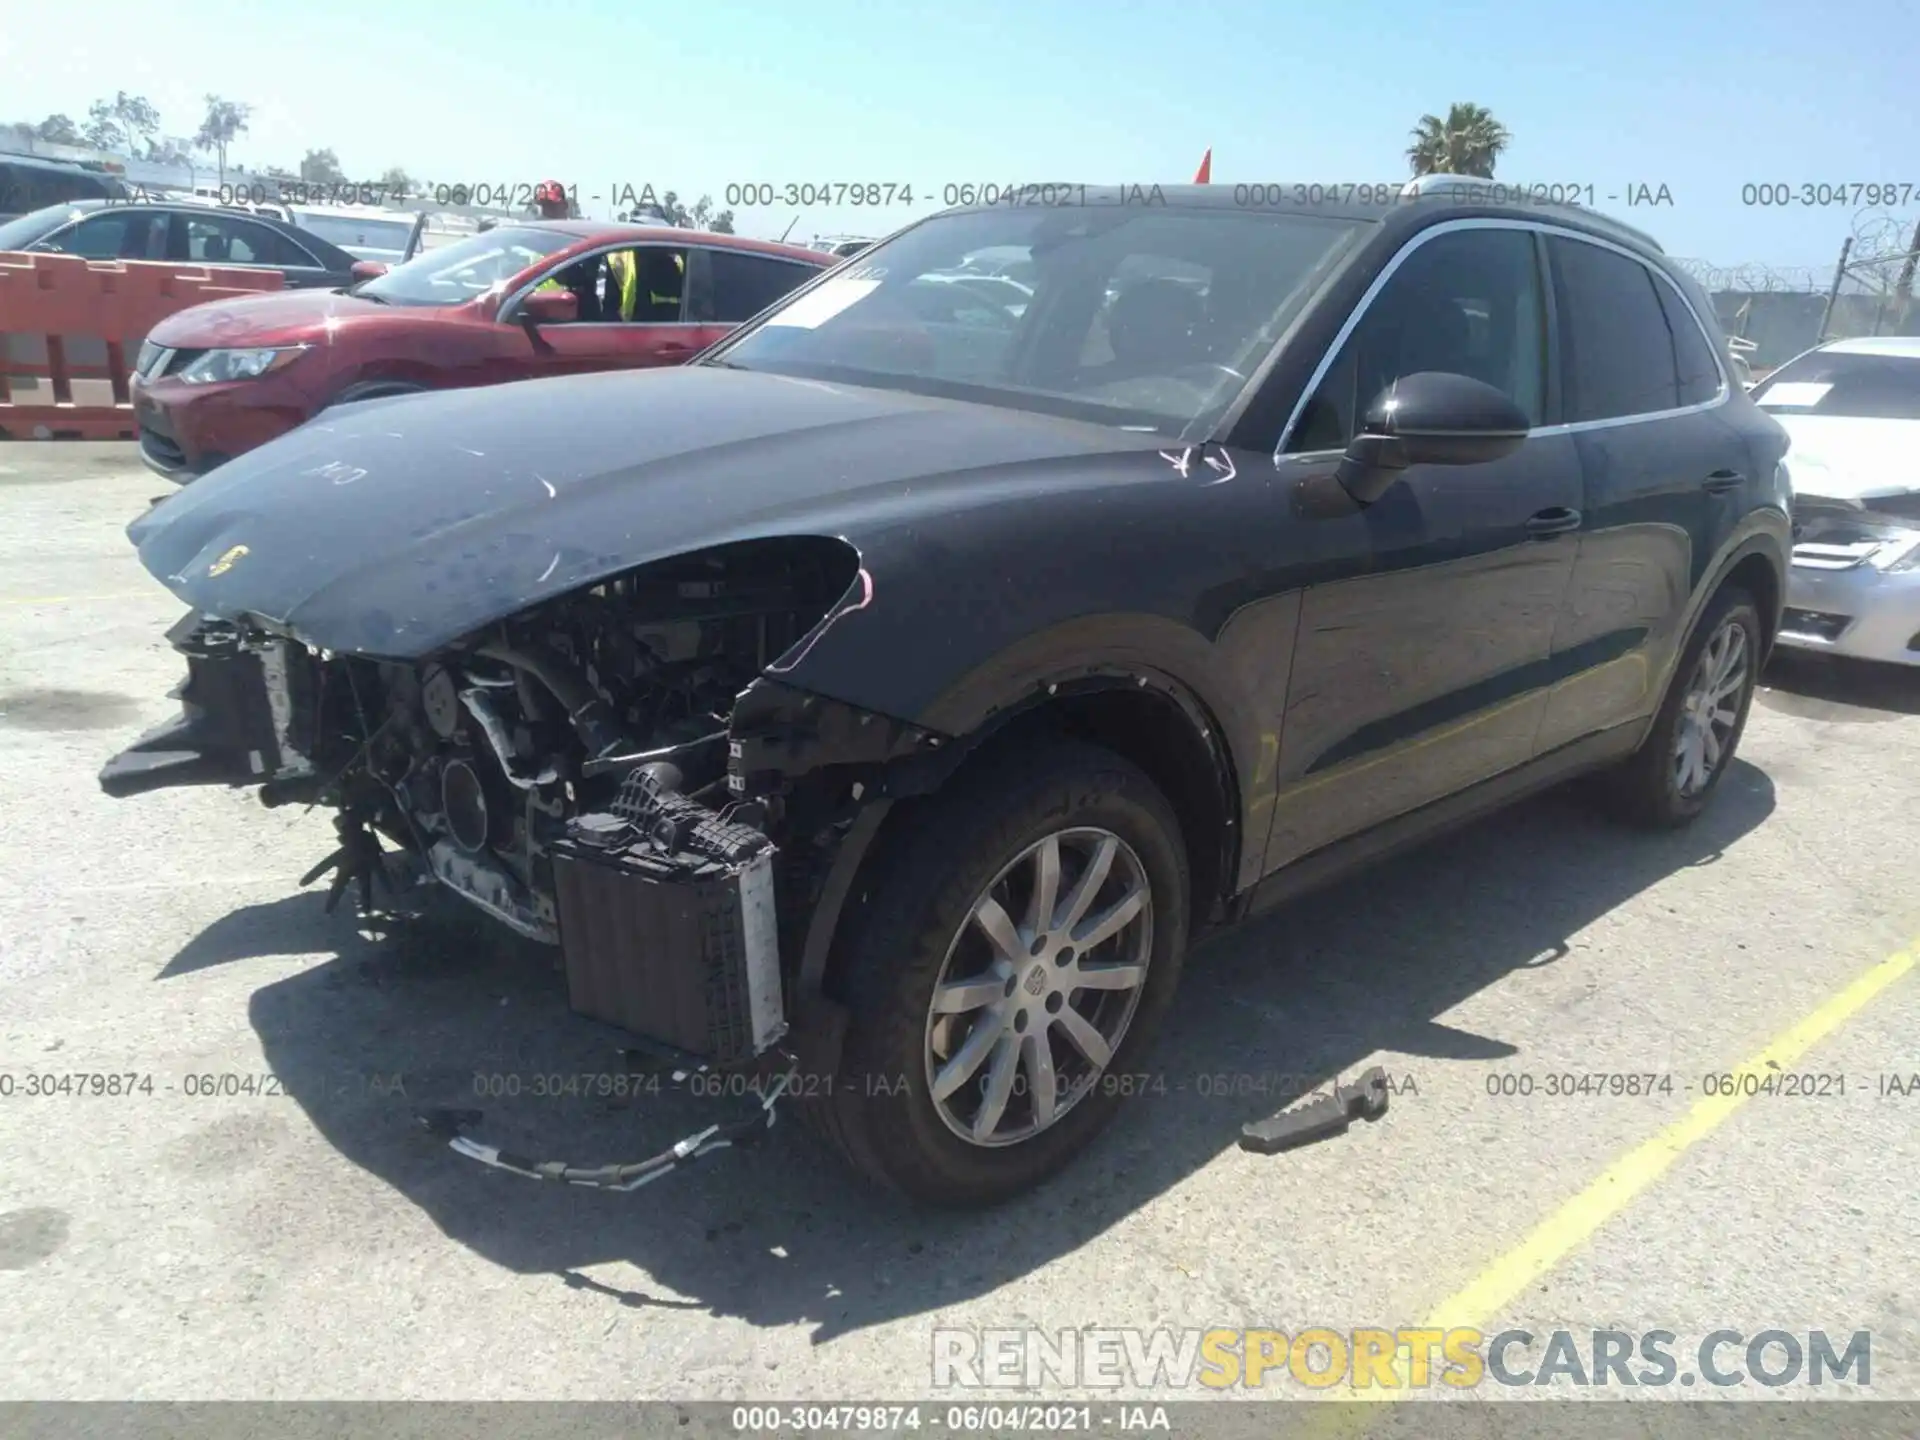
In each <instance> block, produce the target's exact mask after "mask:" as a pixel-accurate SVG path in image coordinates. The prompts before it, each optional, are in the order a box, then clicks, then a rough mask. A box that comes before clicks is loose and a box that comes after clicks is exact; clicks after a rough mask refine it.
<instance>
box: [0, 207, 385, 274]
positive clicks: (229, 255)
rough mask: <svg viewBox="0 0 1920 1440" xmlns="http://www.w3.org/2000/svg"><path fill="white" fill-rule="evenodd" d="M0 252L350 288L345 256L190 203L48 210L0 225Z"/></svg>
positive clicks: (247, 218)
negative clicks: (153, 263)
mask: <svg viewBox="0 0 1920 1440" xmlns="http://www.w3.org/2000/svg"><path fill="white" fill-rule="evenodd" d="M0 250H26V251H42V252H47V253H53V254H60V255H81V256H84V257H86V258H87V259H89V260H171V261H175V262H177V263H180V264H185V265H230V266H239V267H241V268H243V269H263V270H278V271H279V272H280V274H281V276H282V283H283V284H285V285H286V287H287V288H288V289H290V290H307V289H321V290H327V289H338V288H339V287H341V286H343V285H347V284H350V283H352V280H353V265H354V259H353V256H351V255H349V254H347V252H346V251H344V250H341V249H339V248H338V247H337V246H334V245H331V244H329V243H328V242H327V241H325V240H323V239H321V238H320V237H319V236H317V235H312V234H309V233H307V232H306V231H304V230H300V229H297V228H295V227H294V226H292V225H289V224H286V223H285V222H284V221H281V220H276V219H274V218H273V217H271V216H269V215H260V214H254V213H250V212H247V211H243V210H240V209H237V208H235V207H230V206H221V205H214V204H209V203H207V202H205V201H202V200H198V199H195V198H192V197H183V198H182V199H180V200H177V201H174V200H170V201H160V202H153V203H147V202H132V203H126V204H122V203H117V202H114V201H107V200H80V201H76V202H74V203H73V204H70V205H49V206H46V207H44V208H42V209H39V210H35V211H33V212H32V213H31V214H28V215H22V216H20V217H19V218H18V219H15V220H10V221H8V222H7V223H6V224H4V225H0Z"/></svg>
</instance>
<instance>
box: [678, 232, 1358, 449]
mask: <svg viewBox="0 0 1920 1440" xmlns="http://www.w3.org/2000/svg"><path fill="white" fill-rule="evenodd" d="M1357 228H1358V227H1356V226H1355V225H1354V224H1353V223H1351V222H1347V221H1339V220H1332V219H1327V218H1323V217H1320V216H1307V215H1285V214H1275V213H1272V212H1253V211H1245V212H1242V211H1229V210H1172V209H1167V208H1156V209H1145V208H1141V209H1126V208H1123V209H1118V210H1095V209H1089V208H1085V207H1077V208H1073V209H1020V210H992V211H966V212H960V213H956V214H952V215H942V216H936V217H935V218H933V219H931V220H928V221H925V222H923V223H921V224H919V225H916V226H914V227H913V228H911V229H909V230H906V231H904V232H902V233H901V234H900V235H898V236H896V237H895V238H893V239H892V240H888V241H886V242H884V243H882V244H880V245H877V246H875V247H874V248H873V249H871V250H869V251H867V252H866V253H865V254H864V255H862V256H860V257H859V258H857V259H855V260H854V261H852V262H851V263H849V264H847V265H845V266H842V267H841V268H840V269H839V270H838V271H836V272H835V273H834V274H833V275H832V276H831V277H830V278H828V279H826V280H824V281H822V282H821V283H820V284H817V285H815V286H812V287H811V288H809V289H808V290H806V291H804V292H802V293H800V294H798V295H796V296H795V297H794V298H792V299H790V300H789V301H787V303H786V304H784V305H783V306H781V307H780V308H779V309H777V310H775V311H773V312H772V313H771V314H770V315H768V316H767V317H766V318H765V319H764V320H762V321H761V322H760V323H759V324H758V325H756V326H754V327H753V328H752V329H751V330H749V331H745V332H743V333H741V334H740V335H738V336H737V337H736V338H735V339H733V340H732V341H730V342H728V343H726V344H725V345H723V346H722V347H721V349H719V350H717V351H715V352H714V356H713V360H714V362H716V363H720V364H726V365H732V366H737V367H739V368H742V369H747V370H769V371H774V372H777V373H781V374H791V375H799V376H810V377H813V378H818V379H827V380H839V381H845V382H848V383H852V384H857V385H873V386H878V387H881V388H884V389H897V390H911V391H915V392H918V393H922V394H929V395H947V396H953V397H957V398H962V399H970V400H980V401H985V402H987V403H989V404H996V405H1005V406H1010V407H1012V408H1015V409H1022V410H1039V411H1046V412H1050V413H1054V414H1062V415H1070V416H1076V417H1079V418H1082V419H1089V420H1095V421H1100V422H1103V423H1107V424H1112V425H1120V426H1125V427H1127V428H1131V429H1140V430H1153V431H1159V432H1163V433H1167V434H1178V433H1180V432H1181V431H1184V430H1186V429H1188V428H1189V427H1191V426H1194V425H1195V424H1196V423H1198V422H1202V421H1204V420H1207V419H1209V418H1211V417H1213V416H1215V415H1217V414H1218V413H1219V412H1220V411H1221V410H1223V409H1225V407H1226V406H1227V405H1228V404H1229V403H1231V401H1232V400H1233V398H1234V397H1235V396H1236V395H1237V394H1238V393H1239V392H1240V390H1241V389H1242V388H1243V387H1244V385H1245V384H1246V377H1248V376H1249V375H1250V374H1251V373H1252V371H1253V370H1254V368H1255V367H1257V366H1258V365H1259V364H1260V363H1261V361H1262V360H1263V359H1264V358H1265V356H1266V354H1267V352H1268V350H1270V349H1271V348H1272V346H1273V344H1274V342H1275V341H1276V340H1277V339H1278V338H1279V336H1280V334H1281V332H1282V331H1283V330H1284V329H1285V328H1286V326H1287V324H1288V323H1289V322H1290V321H1291V320H1292V318H1293V316H1294V314H1295V313H1296V311H1297V310H1298V308H1299V307H1300V305H1301V304H1302V303H1303V302H1304V301H1305V299H1306V297H1307V296H1308V295H1310V294H1311V293H1312V292H1313V290H1314V288H1315V287H1316V286H1317V285H1318V283H1319V281H1320V279H1321V277H1322V276H1323V275H1324V274H1325V273H1326V271H1327V270H1328V269H1329V268H1330V267H1331V265H1332V264H1333V262H1334V261H1335V259H1336V258H1337V257H1338V256H1339V255H1340V254H1342V253H1344V250H1345V248H1346V242H1347V241H1348V240H1350V239H1351V238H1352V237H1353V236H1354V234H1355V233H1356V231H1357ZM988 277H992V282H993V283H982V282H985V281H987V279H988Z"/></svg>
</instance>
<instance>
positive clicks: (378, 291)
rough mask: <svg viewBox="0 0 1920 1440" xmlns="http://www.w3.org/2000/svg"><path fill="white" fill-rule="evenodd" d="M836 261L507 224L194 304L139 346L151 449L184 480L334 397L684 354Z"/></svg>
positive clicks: (571, 223) (144, 434)
mask: <svg viewBox="0 0 1920 1440" xmlns="http://www.w3.org/2000/svg"><path fill="white" fill-rule="evenodd" d="M835 263H837V262H836V261H835V259H834V257H832V256H830V255H822V254H821V253H820V252H819V251H817V250H810V249H803V248H801V247H800V246H797V245H775V244H770V243H767V242H765V241H759V240H747V239H742V238H740V237H737V236H733V235H712V234H707V233H704V232H690V231H686V230H674V229H657V228H647V227H643V226H638V225H603V224H596V223H592V222H587V221H579V220H563V221H552V222H538V223H536V222H525V223H522V222H511V223H509V224H506V225H502V226H500V227H498V228H496V229H493V230H487V231H483V232H482V233H480V234H478V235H474V236H472V237H470V238H468V239H465V240H461V241H458V242H456V243H454V244H451V245H447V246H444V247H441V248H438V249H432V250H428V251H426V252H425V253H423V254H421V255H419V256H417V257H415V258H414V259H413V260H410V261H409V262H407V263H406V264H405V265H402V266H399V267H398V268H396V269H392V270H384V269H382V268H381V267H378V266H376V265H373V264H371V263H363V264H362V265H360V266H356V267H355V273H356V274H359V273H363V272H364V273H367V274H369V275H370V276H371V277H372V278H368V279H365V280H362V281H360V282H358V283H356V284H355V285H353V286H352V287H351V288H349V289H346V290H307V291H282V292H278V293H273V294H265V295H252V296H247V297H245V298H244V299H238V300H222V301H217V302H214V303H212V304H208V305H196V306H194V307H193V308H192V309H190V310H183V311H181V312H180V313H179V314H177V315H170V316H168V317H167V318H166V319H165V320H162V321H161V322H160V323H159V324H158V325H156V326H154V328H153V330H152V331H151V332H150V333H149V334H148V336H147V339H146V343H145V344H143V345H142V346H141V347H140V357H139V360H138V361H137V362H136V364H135V367H134V375H133V403H134V414H135V416H136V418H137V419H138V421H139V425H140V453H141V457H142V458H143V459H144V460H145V461H146V462H147V465H148V466H149V467H150V468H151V469H153V470H155V471H157V472H159V473H160V474H162V475H164V476H166V477H167V478H168V479H170V480H173V481H176V482H179V483H185V482H186V481H189V480H192V479H195V478H196V477H198V476H200V475H203V474H205V473H206V472H207V471H208V470H211V469H212V468H213V467H214V466H216V465H219V464H221V463H222V462H223V461H226V460H230V459H232V458H233V457H234V456H235V455H238V454H240V453H241V452H243V451H246V450H251V449H252V448H253V447H254V446H256V445H261V444H264V443H265V442H266V441H268V440H271V439H273V438H274V437H275V436H278V435H282V434H285V433H286V432H287V431H289V430H291V429H293V428H294V427H295V426H297V425H300V424H302V423H304V422H305V421H307V420H309V419H311V418H312V417H313V416H314V415H316V414H318V413H319V412H320V411H322V410H324V409H326V408H327V407H329V406H331V405H338V404H342V403H345V402H348V401H353V400H366V399H371V398H373V397H375V396H381V395H397V394H403V393H405V392H408V391H412V390H436V389H446V388H451V387H455V386H462V385H493V384H498V383H499V382H501V381H504V380H526V379H532V378H534V377H536V376H542V375H564V374H570V373H573V372H576V371H583V370H614V369H622V368H629V367H638V366H651V365H674V364H678V363H679V362H681V361H683V360H687V359H689V358H691V357H692V356H694V355H695V354H697V353H699V352H700V351H701V350H704V349H706V348H707V346H709V345H711V344H713V343H714V342H715V341H716V340H719V339H720V338H721V337H722V336H724V335H725V334H727V332H728V331H730V330H732V329H733V327H734V326H736V325H738V324H739V323H740V322H741V321H743V320H746V319H749V318H751V317H752V316H754V315H756V314H758V313H759V312H760V311H761V310H764V309H765V308H767V307H768V306H769V305H771V304H773V302H774V301H776V300H778V299H780V298H781V297H782V296H784V295H786V294H787V292H788V291H790V290H792V289H794V288H795V287H796V286H798V285H801V284H803V283H805V282H806V281H808V280H810V279H812V278H813V277H814V276H815V275H817V274H819V273H820V271H821V270H823V269H825V268H827V267H829V266H831V265H833V264H835ZM623 282H626V283H625V284H624V285H623Z"/></svg>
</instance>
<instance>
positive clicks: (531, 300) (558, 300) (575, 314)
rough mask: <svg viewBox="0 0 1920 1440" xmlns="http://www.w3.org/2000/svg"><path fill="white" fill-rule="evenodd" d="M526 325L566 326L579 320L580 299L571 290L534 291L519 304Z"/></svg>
mask: <svg viewBox="0 0 1920 1440" xmlns="http://www.w3.org/2000/svg"><path fill="white" fill-rule="evenodd" d="M520 318H521V320H522V321H524V322H525V323H526V324H528V325H567V324H571V323H572V322H573V321H575V320H578V319H579V318H580V297H579V296H578V295H576V294H574V293H573V292H572V291H571V290H535V291H534V292H533V293H532V294H531V295H529V296H527V298H526V299H524V300H522V301H521V302H520Z"/></svg>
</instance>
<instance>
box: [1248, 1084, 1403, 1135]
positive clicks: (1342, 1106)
mask: <svg viewBox="0 0 1920 1440" xmlns="http://www.w3.org/2000/svg"><path fill="white" fill-rule="evenodd" d="M1390 1095H1391V1091H1390V1087H1389V1085H1388V1083H1387V1072H1386V1070H1385V1068H1384V1067H1382V1066H1379V1065H1374V1066H1370V1067H1369V1068H1368V1069H1367V1070H1366V1071H1364V1072H1363V1073H1362V1074H1361V1075H1360V1077H1359V1078H1358V1079H1357V1080H1355V1081H1354V1082H1353V1084H1351V1085H1339V1084H1336V1085H1335V1086H1334V1087H1333V1089H1332V1090H1331V1092H1329V1093H1328V1094H1325V1095H1316V1096H1314V1097H1313V1098H1312V1099H1310V1100H1308V1101H1307V1102H1306V1103H1305V1104H1303V1105H1299V1106H1296V1107H1295V1108H1293V1109H1291V1110H1283V1111H1281V1112H1280V1113H1279V1114H1278V1115H1274V1116H1272V1117H1270V1118H1268V1119H1265V1120H1254V1121H1250V1122H1248V1123H1247V1124H1245V1125H1243V1126H1241V1127H1240V1148H1241V1149H1242V1150H1251V1151H1253V1152H1254V1153H1255V1154H1256V1155H1277V1154H1279V1153H1280V1152H1281V1151H1283V1150H1295V1149H1298V1148H1299V1147H1300V1146H1302V1145H1311V1144H1313V1143H1314V1142H1315V1141H1316V1140H1325V1139H1328V1138H1330V1137H1331V1136H1334V1135H1344V1134H1346V1133H1347V1130H1348V1127H1350V1126H1351V1125H1352V1124H1353V1122H1354V1121H1356V1120H1367V1121H1373V1120H1378V1119H1379V1118H1380V1117H1381V1116H1383V1115H1385V1114H1386V1113H1387V1104H1388V1101H1389V1099H1390Z"/></svg>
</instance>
